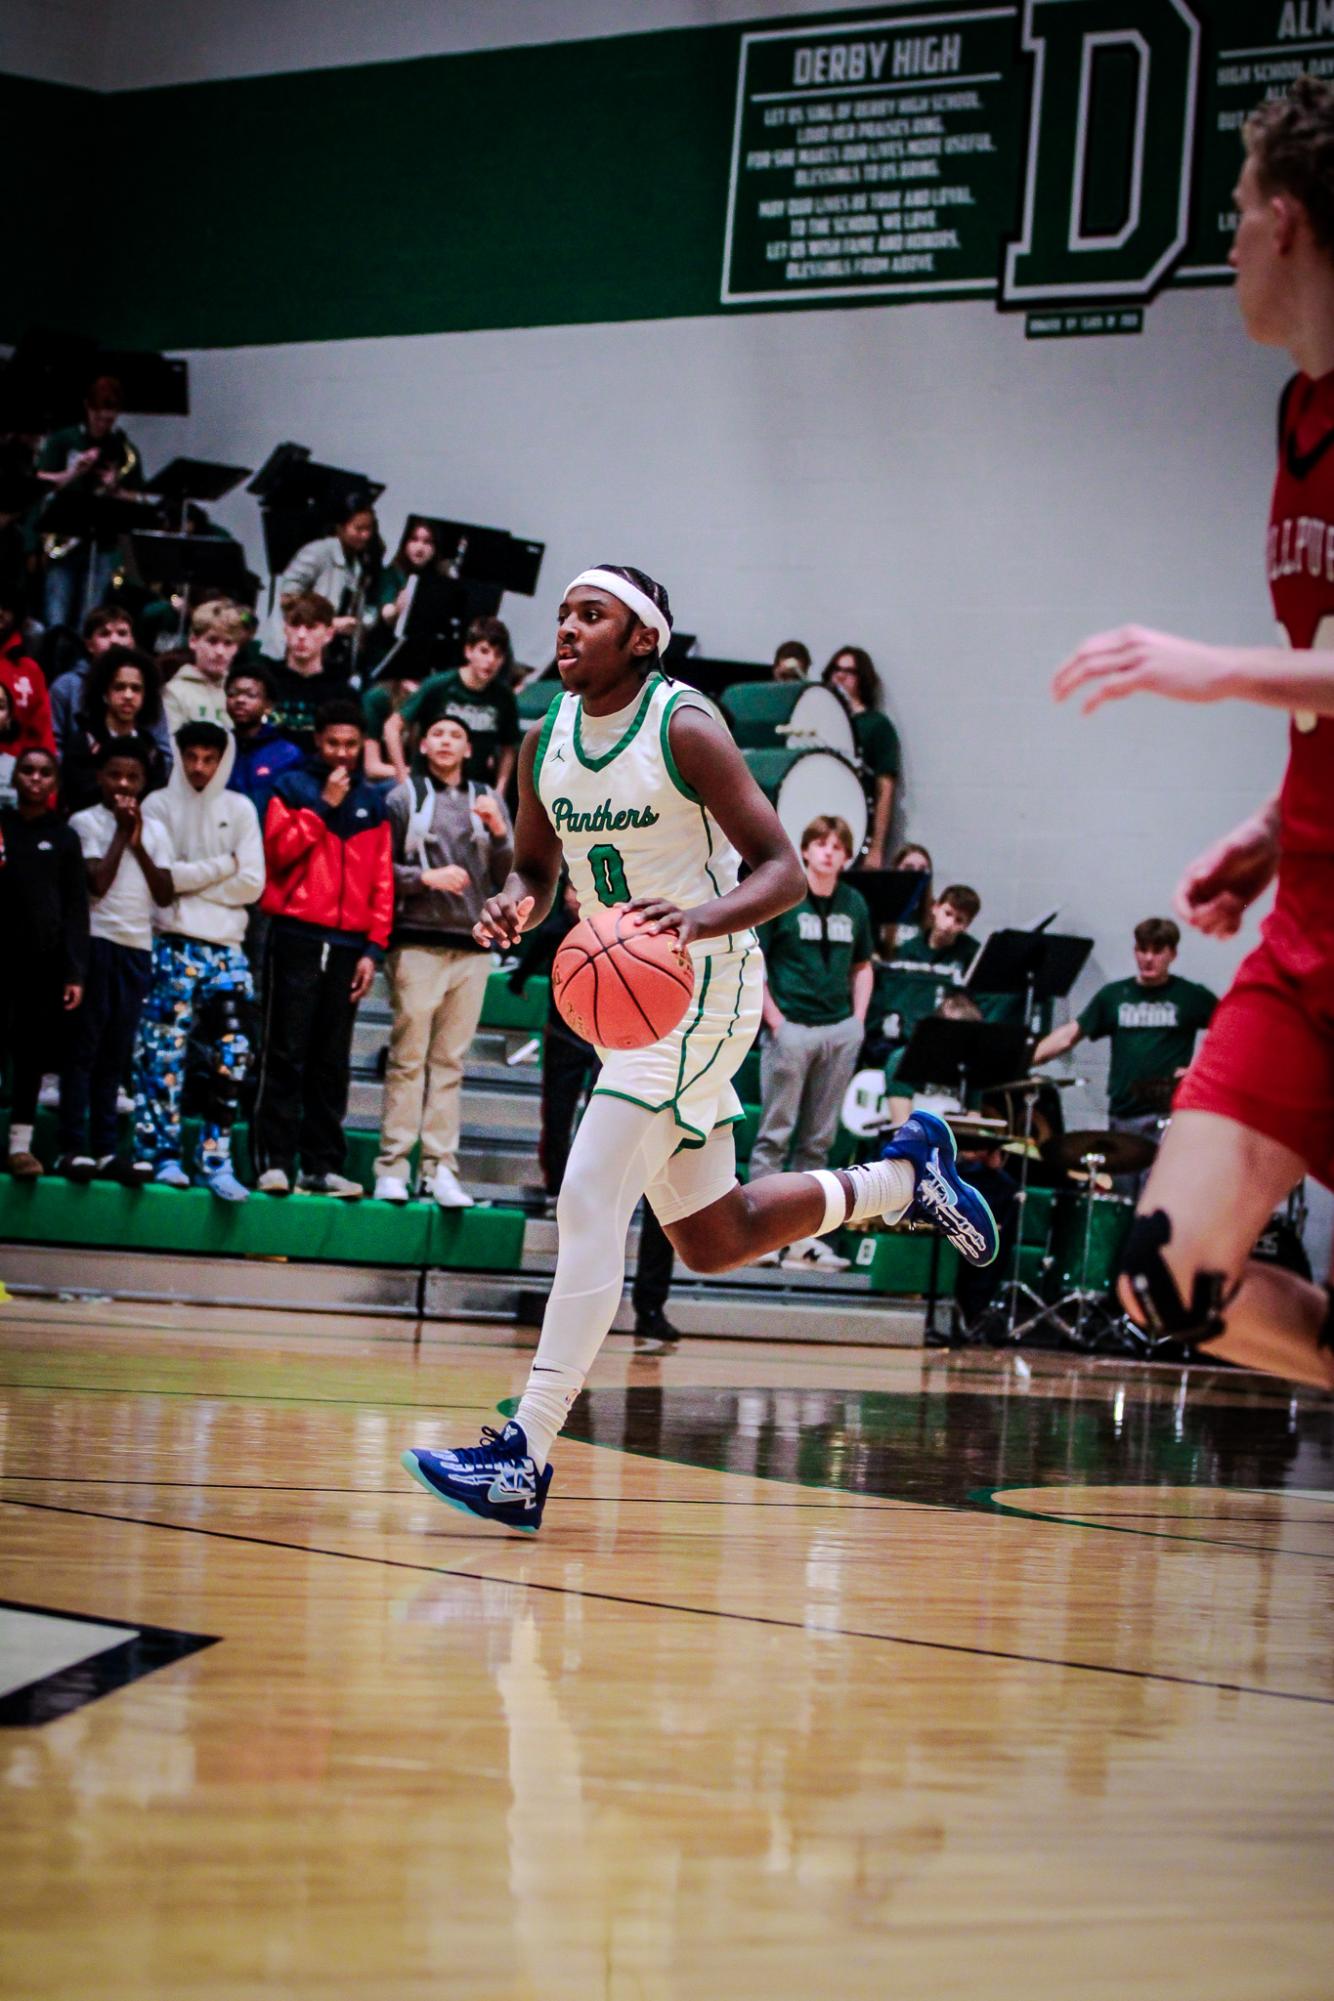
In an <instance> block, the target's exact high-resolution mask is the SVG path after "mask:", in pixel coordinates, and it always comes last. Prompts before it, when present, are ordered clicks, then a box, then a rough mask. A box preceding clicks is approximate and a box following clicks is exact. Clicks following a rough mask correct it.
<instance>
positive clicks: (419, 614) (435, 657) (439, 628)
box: [371, 570, 469, 682]
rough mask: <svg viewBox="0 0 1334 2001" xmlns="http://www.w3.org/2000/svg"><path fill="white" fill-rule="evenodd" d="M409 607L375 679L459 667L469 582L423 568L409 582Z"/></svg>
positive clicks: (467, 612)
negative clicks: (460, 581) (466, 584)
mask: <svg viewBox="0 0 1334 2001" xmlns="http://www.w3.org/2000/svg"><path fill="white" fill-rule="evenodd" d="M408 592H409V596H408V604H407V609H406V610H405V612H404V613H403V615H402V617H401V618H400V619H399V621H398V624H397V626H396V627H395V633H396V635H397V636H396V637H395V640H394V643H393V645H392V646H391V647H390V648H389V651H388V652H387V653H386V654H385V656H384V658H383V660H381V662H380V664H379V666H378V667H377V668H376V669H375V672H374V673H373V674H372V675H371V680H372V681H373V682H374V681H394V680H401V679H403V678H404V677H405V676H406V677H408V678H411V679H420V678H423V677H424V676H425V675H427V674H436V673H441V672H443V671H444V670H445V669H447V668H450V667H457V666H458V664H459V662H460V660H462V658H463V634H464V631H465V630H466V627H467V623H468V617H469V597H468V592H467V589H466V588H465V586H464V585H463V584H461V583H459V582H458V581H457V580H456V579H455V578H454V577H450V576H446V575H445V574H444V572H443V571H441V570H421V571H419V572H418V574H417V575H416V576H415V577H413V578H412V579H411V581H410V583H409V585H408Z"/></svg>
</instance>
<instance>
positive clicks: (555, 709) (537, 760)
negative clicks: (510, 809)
mask: <svg viewBox="0 0 1334 2001" xmlns="http://www.w3.org/2000/svg"><path fill="white" fill-rule="evenodd" d="M564 700H565V696H564V693H563V692H562V693H561V694H559V695H553V696H552V698H551V701H550V703H549V705H548V707H547V712H546V714H545V716H543V718H542V734H541V736H540V737H539V738H538V739H537V754H536V756H535V757H534V759H533V791H534V792H535V793H536V794H537V802H538V804H539V806H540V805H541V804H542V803H543V802H542V784H541V779H542V759H543V758H544V757H545V756H546V754H547V745H548V744H549V743H550V742H551V732H552V731H553V730H554V729H555V727H556V718H557V716H558V715H559V714H560V705H561V703H562V702H563V701H564Z"/></svg>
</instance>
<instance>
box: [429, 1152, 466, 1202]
mask: <svg viewBox="0 0 1334 2001" xmlns="http://www.w3.org/2000/svg"><path fill="white" fill-rule="evenodd" d="M431 1195H432V1197H433V1198H434V1200H435V1201H437V1202H438V1203H439V1204H440V1207H441V1208H442V1209H471V1208H472V1206H473V1198H472V1196H471V1195H470V1194H469V1193H468V1191H467V1189H466V1188H464V1187H463V1186H462V1185H461V1183H460V1181H459V1178H458V1176H457V1174H455V1172H454V1170H453V1168H452V1167H446V1166H445V1163H444V1162H443V1160H442V1161H441V1163H440V1165H439V1166H438V1167H437V1168H436V1170H435V1179H434V1181H433V1182H432V1183H431Z"/></svg>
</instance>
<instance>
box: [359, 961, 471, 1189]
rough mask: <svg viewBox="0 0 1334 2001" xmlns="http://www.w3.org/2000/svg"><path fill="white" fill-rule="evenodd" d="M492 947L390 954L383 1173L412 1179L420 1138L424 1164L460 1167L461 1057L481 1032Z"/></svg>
mask: <svg viewBox="0 0 1334 2001" xmlns="http://www.w3.org/2000/svg"><path fill="white" fill-rule="evenodd" d="M492 963H493V961H492V958H491V954H490V953H489V952H459V951H453V950H451V949H449V948H448V947H445V946H440V947H435V946H429V945H403V946H401V947H400V948H399V949H398V950H397V951H395V952H391V953H390V954H389V956H388V958H387V959H386V961H385V974H386V977H387V979H388V981H389V992H390V995H391V996H392V999H393V1004H394V1025H393V1028H392V1029H391V1030H390V1034H389V1065H388V1068H387V1069H386V1071H385V1079H384V1116H383V1119H382V1122H381V1131H380V1157H379V1159H378V1160H377V1161H376V1163H375V1172H376V1174H377V1175H380V1174H386V1175H393V1176H394V1178H395V1179H396V1180H399V1181H406V1180H407V1178H408V1155H409V1154H410V1153H411V1152H412V1149H413V1147H414V1146H415V1145H416V1143H417V1140H418V1138H420V1140H421V1143H422V1154H421V1171H422V1173H423V1174H424V1175H430V1174H433V1173H434V1172H435V1169H436V1168H437V1166H439V1165H441V1164H443V1165H444V1166H446V1167H449V1168H455V1169H456V1168H457V1166H458V1153H459V1107H460V1098H461V1093H462V1085H463V1059H464V1056H465V1055H466V1054H467V1050H468V1044H469V1043H470V1042H471V1041H472V1039H473V1036H474V1035H475V1034H476V1032H477V1023H478V1021H479V1020H480V1019H481V1014H482V1001H483V999H484V997H485V994H486V981H487V975H488V974H489V973H490V971H491V967H492Z"/></svg>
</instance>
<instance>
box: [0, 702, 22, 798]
mask: <svg viewBox="0 0 1334 2001" xmlns="http://www.w3.org/2000/svg"><path fill="white" fill-rule="evenodd" d="M20 748H21V747H20V744H19V732H18V724H17V723H16V722H15V720H14V697H13V696H12V695H11V694H10V692H9V690H8V688H7V687H6V686H5V684H4V682H3V681H0V806H12V805H15V804H16V803H17V799H18V794H17V792H16V791H15V789H14V771H15V768H16V766H17V764H18V760H19V752H20Z"/></svg>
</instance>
